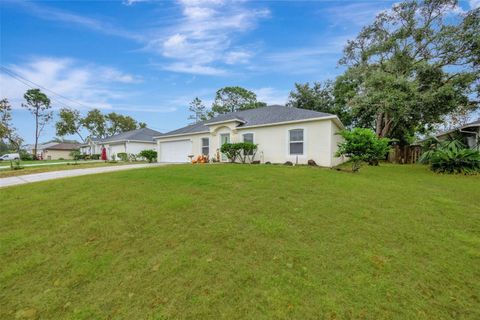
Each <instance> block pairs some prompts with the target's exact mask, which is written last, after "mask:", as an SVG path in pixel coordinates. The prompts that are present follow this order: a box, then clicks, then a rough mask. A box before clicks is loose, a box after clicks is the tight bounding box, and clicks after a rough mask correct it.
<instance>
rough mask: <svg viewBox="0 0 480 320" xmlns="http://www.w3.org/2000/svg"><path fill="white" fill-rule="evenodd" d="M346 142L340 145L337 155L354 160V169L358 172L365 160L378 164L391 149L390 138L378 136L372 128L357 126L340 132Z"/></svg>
mask: <svg viewBox="0 0 480 320" xmlns="http://www.w3.org/2000/svg"><path fill="white" fill-rule="evenodd" d="M339 134H340V135H341V136H342V137H343V139H345V141H344V142H342V143H340V144H339V145H338V151H337V153H336V156H337V157H341V156H346V157H349V158H350V160H351V161H352V171H353V172H357V171H358V170H359V169H360V165H361V164H362V162H363V161H366V162H368V163H369V164H375V165H377V164H378V161H379V160H381V159H382V158H384V157H385V155H386V154H387V152H388V150H389V146H388V143H389V142H390V139H387V138H378V137H377V136H376V135H375V132H373V130H370V129H363V128H355V129H352V130H342V131H340V133H339Z"/></svg>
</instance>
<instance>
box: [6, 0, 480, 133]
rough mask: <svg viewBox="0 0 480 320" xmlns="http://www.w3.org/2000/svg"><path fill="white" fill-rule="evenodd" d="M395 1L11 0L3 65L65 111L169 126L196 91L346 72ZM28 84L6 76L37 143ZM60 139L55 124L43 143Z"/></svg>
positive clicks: (260, 92) (271, 88) (277, 86)
mask: <svg viewBox="0 0 480 320" xmlns="http://www.w3.org/2000/svg"><path fill="white" fill-rule="evenodd" d="M393 3H394V1H255V2H253V1H241V0H235V1H229V0H205V1H201V0H183V1H171V2H169V1H141V0H140V1H139V0H137V1H134V0H130V1H123V2H122V1H41V2H40V1H38V2H20V1H8V0H6V1H5V0H4V1H2V2H0V6H1V8H0V9H1V52H0V60H1V61H0V62H1V65H2V66H4V67H7V68H8V69H9V70H12V71H13V72H15V73H16V74H18V75H21V77H23V78H25V79H28V80H29V81H32V82H34V83H36V84H39V85H41V86H42V87H44V88H46V89H48V90H50V91H47V90H43V91H44V92H45V93H46V94H47V95H49V97H50V98H51V99H52V105H53V107H54V108H55V109H58V108H61V107H63V106H69V107H73V108H77V109H79V110H81V112H82V113H86V112H87V111H88V110H89V108H93V107H95V108H100V109H102V110H103V111H104V112H111V111H115V112H118V113H122V114H128V115H131V116H133V117H134V118H135V119H137V120H138V121H143V122H146V123H147V124H148V126H149V127H150V128H153V129H156V130H159V131H162V132H164V131H169V130H173V129H175V128H178V127H181V126H184V125H186V124H187V123H188V122H187V117H188V103H189V102H190V101H191V100H192V99H193V98H195V97H196V96H198V97H200V98H201V99H202V100H203V101H204V102H205V103H206V104H207V105H210V104H211V102H212V100H213V97H214V94H215V91H216V90H217V89H218V88H221V87H224V86H231V85H239V86H242V87H245V88H247V89H250V90H252V91H254V92H255V93H256V94H257V96H258V98H259V100H262V101H265V102H267V103H268V104H284V103H285V102H286V100H287V97H288V94H289V92H290V91H291V90H292V88H293V86H294V83H295V82H307V81H308V82H313V81H322V80H326V79H333V78H335V76H336V75H338V74H340V73H341V72H342V68H341V67H338V65H337V61H338V59H339V58H340V57H341V55H342V48H343V46H344V44H345V43H346V41H347V40H348V39H353V38H354V37H355V36H356V34H357V33H358V31H359V30H360V29H361V27H362V26H363V25H365V24H368V23H369V22H371V21H372V20H373V19H374V17H375V15H376V14H377V13H378V12H379V11H381V10H384V9H386V8H389V7H391V5H392V4H393ZM479 4H480V0H469V1H463V2H461V3H460V8H459V10H468V9H469V8H471V7H474V6H478V5H479ZM27 89H29V87H28V86H27V85H25V84H24V83H21V82H19V81H17V80H15V79H13V78H11V77H9V76H8V75H6V74H5V73H0V96H1V97H2V98H3V97H7V98H8V99H9V100H10V101H11V103H12V105H13V107H14V109H15V110H14V113H13V116H14V125H15V127H16V128H17V129H18V130H19V133H20V134H21V135H22V136H23V138H24V139H25V141H26V142H32V141H33V139H34V130H33V126H32V125H33V118H32V116H31V115H30V114H29V113H28V112H27V111H25V110H22V109H21V108H20V105H21V103H22V96H23V93H24V92H25V91H26V90H27ZM54 93H55V94H54ZM54 136H55V129H54V122H52V123H51V124H50V125H49V126H48V127H47V128H45V131H44V134H43V136H42V138H41V140H42V141H46V140H48V139H50V138H52V137H54Z"/></svg>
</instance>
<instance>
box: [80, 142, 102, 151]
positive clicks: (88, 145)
mask: <svg viewBox="0 0 480 320" xmlns="http://www.w3.org/2000/svg"><path fill="white" fill-rule="evenodd" d="M100 141H101V139H99V138H87V140H86V141H85V143H84V144H82V145H81V146H80V153H81V154H89V155H92V154H101V153H102V145H101V144H99V142H100Z"/></svg>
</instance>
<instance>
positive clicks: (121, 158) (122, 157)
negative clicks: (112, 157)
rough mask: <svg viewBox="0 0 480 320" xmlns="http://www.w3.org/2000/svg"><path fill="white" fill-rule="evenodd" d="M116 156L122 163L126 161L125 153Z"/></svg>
mask: <svg viewBox="0 0 480 320" xmlns="http://www.w3.org/2000/svg"><path fill="white" fill-rule="evenodd" d="M117 156H118V158H119V159H120V160H122V161H128V155H127V153H126V152H119V153H117Z"/></svg>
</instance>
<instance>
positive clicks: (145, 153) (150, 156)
mask: <svg viewBox="0 0 480 320" xmlns="http://www.w3.org/2000/svg"><path fill="white" fill-rule="evenodd" d="M138 155H139V156H140V157H143V158H145V159H147V160H148V162H150V163H152V162H153V160H155V159H156V158H157V151H155V150H142V151H140V153H139V154H138Z"/></svg>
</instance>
